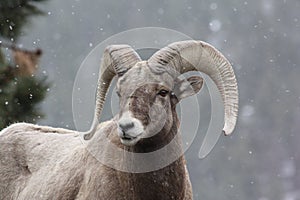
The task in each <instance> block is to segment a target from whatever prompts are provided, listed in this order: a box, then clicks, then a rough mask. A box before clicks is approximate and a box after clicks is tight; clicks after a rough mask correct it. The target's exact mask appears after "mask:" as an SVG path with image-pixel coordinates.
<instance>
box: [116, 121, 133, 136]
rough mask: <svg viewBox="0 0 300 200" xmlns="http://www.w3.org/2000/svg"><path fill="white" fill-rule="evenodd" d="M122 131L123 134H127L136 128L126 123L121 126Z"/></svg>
mask: <svg viewBox="0 0 300 200" xmlns="http://www.w3.org/2000/svg"><path fill="white" fill-rule="evenodd" d="M119 127H120V129H121V130H122V133H123V134H125V132H126V131H128V130H129V129H131V128H133V127H134V123H133V122H131V123H126V124H119Z"/></svg>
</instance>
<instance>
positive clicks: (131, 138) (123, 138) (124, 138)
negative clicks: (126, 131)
mask: <svg viewBox="0 0 300 200" xmlns="http://www.w3.org/2000/svg"><path fill="white" fill-rule="evenodd" d="M136 138H137V137H126V136H124V137H121V139H122V140H129V141H130V140H134V139H136Z"/></svg>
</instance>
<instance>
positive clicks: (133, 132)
mask: <svg viewBox="0 0 300 200" xmlns="http://www.w3.org/2000/svg"><path fill="white" fill-rule="evenodd" d="M158 66H159V67H158ZM160 67H161V66H160V65H157V66H150V65H149V64H148V62H146V61H141V62H138V63H136V65H135V66H133V67H132V68H131V69H129V70H128V72H127V73H125V74H124V75H122V76H118V81H117V85H116V90H117V94H118V96H119V97H120V112H119V120H118V135H119V137H120V139H121V142H122V143H123V144H124V145H127V146H132V145H135V144H136V143H137V142H138V141H140V140H142V141H144V142H145V141H146V140H147V138H151V137H152V136H155V135H156V134H158V133H160V132H162V133H169V131H170V129H171V127H172V124H173V123H174V121H173V119H174V115H176V110H175V105H176V104H177V103H178V102H179V101H180V100H181V99H182V98H184V97H187V96H190V95H193V94H195V93H196V92H198V91H199V90H200V88H201V86H202V83H203V79H202V78H201V77H199V76H192V77H190V78H188V79H187V80H185V79H182V80H181V79H180V78H179V77H178V75H179V74H178V73H176V71H174V70H172V68H168V67H164V70H163V71H157V70H156V68H160ZM175 123H176V122H175ZM152 141H153V138H152ZM146 142H147V141H146ZM147 143H149V141H148V142H147ZM154 143H155V140H154ZM141 144H143V142H141Z"/></svg>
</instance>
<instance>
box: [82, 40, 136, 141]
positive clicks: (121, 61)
mask: <svg viewBox="0 0 300 200" xmlns="http://www.w3.org/2000/svg"><path fill="white" fill-rule="evenodd" d="M140 60H141V58H140V57H139V55H138V54H137V53H136V52H135V51H134V49H132V48H131V47H130V46H128V45H111V46H108V47H106V49H105V51H104V53H103V56H102V60H101V65H100V72H99V79H98V83H97V93H96V108H95V113H94V119H93V123H92V126H91V128H90V130H89V131H87V132H85V133H84V139H85V140H89V139H91V138H92V137H93V135H94V134H95V132H96V129H97V126H98V124H99V121H98V120H99V117H100V115H101V112H102V108H103V104H104V102H105V98H106V94H107V91H108V88H109V86H110V83H111V81H112V79H113V78H114V76H115V75H118V76H122V75H123V74H124V73H126V72H127V71H128V70H129V69H130V68H131V67H133V66H134V65H135V64H136V63H137V62H139V61H140Z"/></svg>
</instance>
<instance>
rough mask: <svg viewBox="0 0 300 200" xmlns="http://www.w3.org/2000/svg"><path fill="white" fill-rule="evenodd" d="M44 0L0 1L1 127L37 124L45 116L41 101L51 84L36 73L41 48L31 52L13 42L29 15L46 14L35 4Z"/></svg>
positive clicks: (20, 32)
mask: <svg viewBox="0 0 300 200" xmlns="http://www.w3.org/2000/svg"><path fill="white" fill-rule="evenodd" d="M42 1H45V0H1V1H0V130H1V129H3V128H4V127H6V126H8V125H9V124H11V123H14V122H21V121H26V122H32V123H35V122H36V121H37V120H39V119H40V118H42V117H43V114H42V113H41V112H40V108H39V103H40V102H41V101H42V100H43V99H44V98H45V96H46V93H47V90H48V88H49V83H47V81H46V79H47V77H46V76H44V75H43V76H42V77H41V76H38V75H36V74H37V69H38V61H39V57H40V56H41V54H42V51H41V50H40V49H37V50H35V51H28V50H25V49H21V48H18V47H16V46H15V44H14V42H16V41H17V39H18V37H19V36H21V35H22V28H23V27H24V26H25V25H26V24H27V23H28V21H29V18H30V17H32V16H36V15H42V14H43V12H42V11H41V10H40V9H38V8H37V6H36V4H35V3H36V2H42ZM4 40H6V41H10V43H11V42H13V43H12V44H10V43H7V42H6V43H5V42H4ZM3 48H7V49H10V50H11V55H12V57H13V60H12V61H9V60H8V59H6V57H5V55H4V54H3V53H2V51H1V50H2V49H3Z"/></svg>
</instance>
